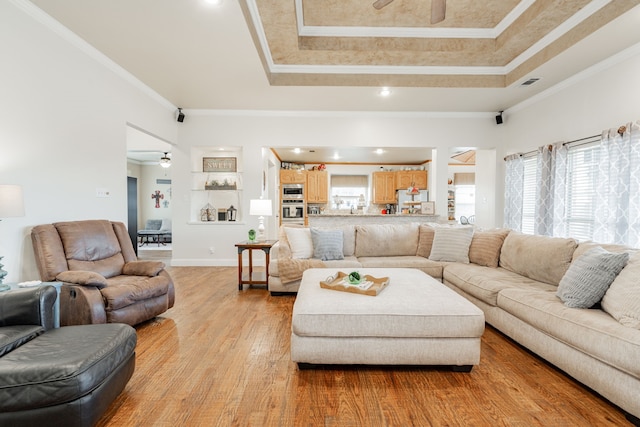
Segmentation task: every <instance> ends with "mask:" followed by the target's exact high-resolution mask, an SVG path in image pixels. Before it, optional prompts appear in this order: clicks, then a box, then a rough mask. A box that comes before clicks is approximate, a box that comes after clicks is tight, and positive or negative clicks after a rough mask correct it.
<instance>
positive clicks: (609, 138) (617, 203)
mask: <svg viewBox="0 0 640 427" xmlns="http://www.w3.org/2000/svg"><path fill="white" fill-rule="evenodd" d="M596 195H597V198H598V203H597V205H596V210H595V224H594V236H593V240H595V241H596V242H600V243H618V244H623V245H629V246H632V247H638V246H639V245H640V220H639V218H638V216H639V214H640V124H639V123H629V124H627V125H626V126H621V127H620V128H619V129H609V130H605V131H604V132H602V139H601V142H600V167H599V171H598V186H597V188H596Z"/></svg>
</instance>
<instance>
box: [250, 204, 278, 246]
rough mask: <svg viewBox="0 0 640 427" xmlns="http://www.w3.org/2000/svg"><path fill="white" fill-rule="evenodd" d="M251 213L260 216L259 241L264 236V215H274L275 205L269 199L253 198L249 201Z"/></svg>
mask: <svg viewBox="0 0 640 427" xmlns="http://www.w3.org/2000/svg"><path fill="white" fill-rule="evenodd" d="M249 215H254V216H259V218H258V221H259V223H258V241H262V240H265V238H264V217H265V216H271V215H273V207H272V206H271V200H269V199H262V198H260V199H253V200H251V201H250V203H249Z"/></svg>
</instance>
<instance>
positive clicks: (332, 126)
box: [172, 111, 498, 265]
mask: <svg viewBox="0 0 640 427" xmlns="http://www.w3.org/2000/svg"><path fill="white" fill-rule="evenodd" d="M186 113H187V117H186V119H185V121H184V122H183V123H182V124H180V125H179V141H180V148H179V149H176V150H174V151H173V162H174V163H173V166H172V169H173V170H172V176H173V187H174V207H173V209H174V221H173V227H174V233H173V237H174V242H173V265H235V263H236V262H237V261H236V257H237V252H236V249H235V247H234V243H236V242H239V241H241V240H246V238H247V231H248V230H249V229H250V228H256V227H257V225H258V220H257V218H253V217H250V216H245V217H243V221H242V222H239V223H237V224H233V225H231V224H225V225H219V224H206V225H200V224H189V221H188V218H189V216H190V212H189V209H190V207H189V182H190V179H191V178H190V176H189V156H190V154H189V153H190V149H191V147H201V146H211V147H216V146H238V145H239V146H242V147H243V157H244V168H243V170H244V173H243V182H244V190H243V195H242V197H243V200H242V204H243V207H244V209H245V211H246V209H247V208H248V205H249V200H250V199H252V198H258V197H259V196H260V195H261V194H262V187H261V183H262V171H263V169H264V165H265V161H264V159H263V158H262V148H263V147H270V146H279V147H282V146H291V147H305V146H336V145H350V146H362V147H372V146H376V147H377V146H381V147H385V146H401V147H431V148H436V149H438V148H439V149H440V152H442V153H445V154H446V155H447V156H448V153H449V151H450V148H452V147H457V146H461V145H462V146H476V147H481V148H486V149H490V148H495V144H496V135H497V133H498V128H497V127H496V125H495V121H494V118H493V116H492V115H486V116H480V117H478V116H474V117H458V118H446V117H444V118H443V117H429V116H428V115H426V114H425V115H415V114H414V115H408V116H405V117H403V116H402V115H394V114H386V115H385V114H376V113H371V114H366V113H340V112H336V113H315V114H312V113H308V114H307V113H294V114H288V113H286V112H283V113H279V114H278V113H255V112H238V113H230V112H200V111H192V112H189V111H186ZM451 129H455V132H452V131H451ZM446 158H448V157H446ZM445 166H446V161H445ZM491 167H495V165H491ZM440 181H442V182H440V183H439V184H437V185H438V186H440V187H442V189H441V191H440V194H442V196H443V197H444V201H441V202H440V203H436V206H441V207H442V209H445V211H444V212H445V213H446V187H447V183H446V170H445V178H444V179H442V180H440ZM429 185H430V190H431V188H432V187H433V183H432V181H431V178H430V184H429ZM438 213H440V212H438ZM211 247H213V248H214V252H215V253H213V254H211V253H210V248H211Z"/></svg>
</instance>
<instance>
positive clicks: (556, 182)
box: [534, 142, 568, 236]
mask: <svg viewBox="0 0 640 427" xmlns="http://www.w3.org/2000/svg"><path fill="white" fill-rule="evenodd" d="M567 152H568V149H567V148H566V147H565V145H564V144H563V143H562V142H558V143H556V144H553V145H545V146H542V147H540V148H538V155H537V166H536V209H535V222H534V234H539V235H543V236H565V235H566V221H565V214H566V213H565V211H566V203H565V196H566V188H567Z"/></svg>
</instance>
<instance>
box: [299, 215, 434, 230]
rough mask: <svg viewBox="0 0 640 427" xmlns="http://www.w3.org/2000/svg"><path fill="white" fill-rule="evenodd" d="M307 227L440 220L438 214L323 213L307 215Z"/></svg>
mask: <svg viewBox="0 0 640 427" xmlns="http://www.w3.org/2000/svg"><path fill="white" fill-rule="evenodd" d="M307 219H308V223H309V227H333V226H338V225H343V224H385V223H395V224H398V223H407V222H420V223H422V222H441V219H440V215H422V214H392V215H385V214H379V213H353V214H351V213H349V212H348V211H347V212H344V213H336V212H330V213H323V214H318V215H313V214H310V215H307Z"/></svg>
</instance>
